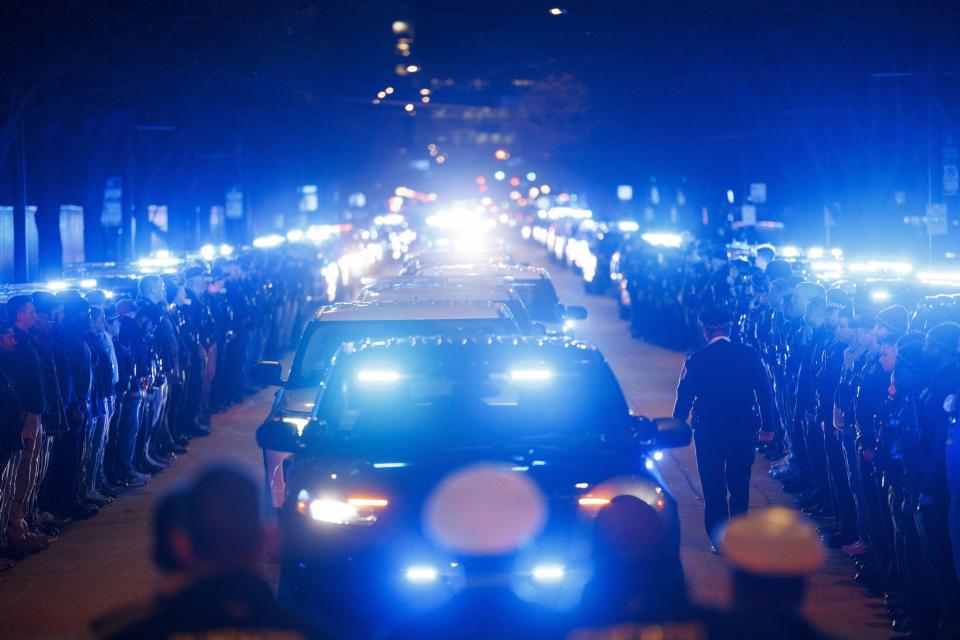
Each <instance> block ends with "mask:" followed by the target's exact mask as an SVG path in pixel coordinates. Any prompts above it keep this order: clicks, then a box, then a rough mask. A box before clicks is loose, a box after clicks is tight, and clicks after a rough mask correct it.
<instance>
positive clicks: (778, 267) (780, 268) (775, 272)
mask: <svg viewBox="0 0 960 640" xmlns="http://www.w3.org/2000/svg"><path fill="white" fill-rule="evenodd" d="M764 272H765V273H766V274H767V277H768V278H770V280H771V281H773V280H779V279H780V278H789V277H790V276H792V275H793V267H791V266H790V263H789V262H787V261H786V260H772V261H770V263H769V264H767V268H766V269H765V271H764Z"/></svg>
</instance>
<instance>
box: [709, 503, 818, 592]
mask: <svg viewBox="0 0 960 640" xmlns="http://www.w3.org/2000/svg"><path fill="white" fill-rule="evenodd" d="M720 548H721V549H722V551H723V555H724V556H725V557H726V558H727V560H728V561H729V562H730V564H731V565H733V567H734V568H735V569H738V570H740V571H743V572H745V573H750V574H754V575H759V576H768V577H777V578H785V577H799V576H806V575H810V574H811V573H813V572H814V571H816V570H817V569H819V568H820V566H821V565H822V564H823V561H824V559H825V558H826V552H825V551H824V549H823V545H822V544H821V543H820V538H819V536H818V535H817V529H816V527H814V526H813V524H812V523H811V522H810V521H809V520H807V519H806V518H805V517H803V516H801V515H799V513H798V512H797V511H794V510H793V509H787V508H785V507H771V508H769V509H758V510H752V511H750V512H749V513H747V514H745V515H742V516H737V517H735V518H732V519H730V521H729V522H728V523H727V525H726V527H724V528H723V530H722V531H721V532H720Z"/></svg>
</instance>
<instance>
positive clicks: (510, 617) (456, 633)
mask: <svg viewBox="0 0 960 640" xmlns="http://www.w3.org/2000/svg"><path fill="white" fill-rule="evenodd" d="M505 505H509V506H506V507H505ZM546 514H547V507H546V503H545V500H544V498H543V495H542V494H541V493H540V490H539V489H537V487H536V485H534V483H533V482H532V481H531V480H530V479H529V478H527V476H525V475H524V474H521V473H516V472H514V471H511V470H510V468H509V467H506V466H503V465H499V464H477V465H472V466H470V467H467V468H466V469H463V470H461V471H458V472H456V473H454V474H452V475H450V476H448V477H447V478H446V479H444V480H443V482H441V483H440V485H439V486H438V487H437V489H435V490H434V492H433V494H432V495H431V496H430V498H429V499H428V500H427V504H426V506H425V508H424V516H423V519H424V530H425V533H427V535H428V537H430V538H431V539H432V540H433V541H434V542H435V543H436V544H438V545H440V546H442V547H445V548H447V549H449V550H450V551H452V552H454V553H456V554H457V556H458V557H460V558H461V561H460V564H461V565H462V566H463V571H464V574H465V578H466V585H465V586H464V587H463V588H462V589H460V591H458V592H457V593H456V594H455V595H454V596H453V597H452V598H450V600H448V601H447V602H446V603H444V604H442V605H440V606H439V607H437V608H436V609H434V610H432V611H429V612H427V613H426V614H424V615H422V616H419V617H417V618H415V619H413V620H410V621H408V622H407V623H406V624H403V625H401V626H400V628H398V629H397V630H396V631H395V632H394V633H393V634H392V636H391V637H393V638H417V639H418V640H421V639H429V638H477V639H480V638H483V639H487V638H559V637H562V627H561V626H560V624H559V623H558V620H557V615H556V614H555V613H552V612H550V611H548V610H546V609H542V608H541V607H539V606H537V605H534V604H530V603H528V602H525V601H524V600H521V599H520V598H519V597H518V596H517V594H516V593H514V590H513V588H512V586H513V584H512V583H513V572H514V566H515V560H516V553H517V552H518V551H519V550H520V548H521V547H523V546H524V545H525V544H526V543H528V542H529V541H530V540H531V539H533V537H534V536H535V535H536V534H537V533H538V532H539V531H540V529H541V528H542V526H543V524H544V521H545V519H546Z"/></svg>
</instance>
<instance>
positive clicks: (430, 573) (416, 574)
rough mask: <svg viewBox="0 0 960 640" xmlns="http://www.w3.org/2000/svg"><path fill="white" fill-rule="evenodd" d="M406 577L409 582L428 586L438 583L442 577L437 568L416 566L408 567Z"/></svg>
mask: <svg viewBox="0 0 960 640" xmlns="http://www.w3.org/2000/svg"><path fill="white" fill-rule="evenodd" d="M404 576H405V577H406V578H407V581H408V582H413V583H416V584H427V583H431V582H436V580H437V578H438V577H439V576H440V572H439V571H437V569H436V568H435V567H431V566H428V565H416V566H413V567H408V568H407V571H406V573H405V574H404Z"/></svg>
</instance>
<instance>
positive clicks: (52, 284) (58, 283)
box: [46, 280, 70, 291]
mask: <svg viewBox="0 0 960 640" xmlns="http://www.w3.org/2000/svg"><path fill="white" fill-rule="evenodd" d="M69 286H70V285H68V284H67V283H66V282H64V281H63V280H51V281H49V282H47V284H46V288H47V289H49V290H50V291H63V290H64V289H66V288H67V287H69Z"/></svg>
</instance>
